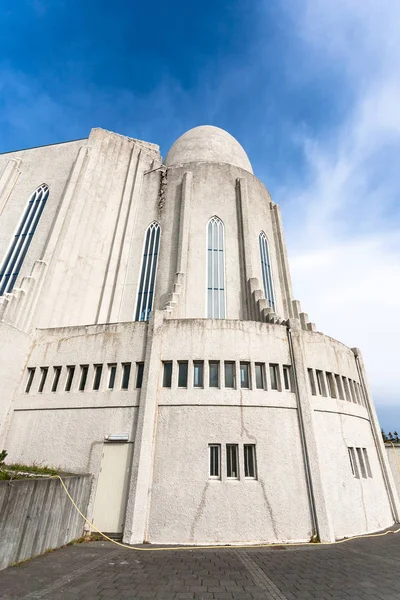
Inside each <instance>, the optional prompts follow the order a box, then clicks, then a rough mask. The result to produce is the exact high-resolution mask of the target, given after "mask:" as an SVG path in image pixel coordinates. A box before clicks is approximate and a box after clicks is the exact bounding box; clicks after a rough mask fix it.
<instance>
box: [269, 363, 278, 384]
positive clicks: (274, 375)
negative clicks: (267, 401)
mask: <svg viewBox="0 0 400 600" xmlns="http://www.w3.org/2000/svg"><path fill="white" fill-rule="evenodd" d="M269 376H270V378H271V390H279V389H280V385H279V367H278V365H269Z"/></svg>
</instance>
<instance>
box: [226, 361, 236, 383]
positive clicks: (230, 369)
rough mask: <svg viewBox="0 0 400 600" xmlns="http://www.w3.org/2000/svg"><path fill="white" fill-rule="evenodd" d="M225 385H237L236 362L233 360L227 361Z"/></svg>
mask: <svg viewBox="0 0 400 600" xmlns="http://www.w3.org/2000/svg"><path fill="white" fill-rule="evenodd" d="M225 387H227V388H234V387H235V363H234V362H233V361H226V362H225Z"/></svg>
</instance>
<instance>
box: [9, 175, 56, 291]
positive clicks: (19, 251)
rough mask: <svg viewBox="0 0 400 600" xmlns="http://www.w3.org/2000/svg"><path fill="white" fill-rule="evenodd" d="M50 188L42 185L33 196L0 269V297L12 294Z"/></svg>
mask: <svg viewBox="0 0 400 600" xmlns="http://www.w3.org/2000/svg"><path fill="white" fill-rule="evenodd" d="M48 197H49V188H48V186H47V185H46V184H45V183H42V185H40V186H39V187H38V188H37V189H36V190H35V191H34V192H33V194H32V196H31V197H30V198H29V200H28V204H27V205H26V208H25V211H24V214H23V215H22V218H21V221H20V222H19V225H18V227H17V230H16V232H15V234H14V237H13V239H12V242H11V245H10V248H9V249H8V252H7V254H6V257H5V259H4V261H3V264H2V265H1V268H0V296H2V295H3V294H5V293H7V292H11V291H12V289H13V287H14V285H15V282H16V280H17V277H18V275H19V272H20V269H21V266H22V263H23V262H24V258H25V256H26V253H27V252H28V248H29V245H30V243H31V241H32V238H33V234H34V233H35V229H36V226H37V224H38V222H39V219H40V216H41V214H42V212H43V209H44V205H45V204H46V200H47V198H48Z"/></svg>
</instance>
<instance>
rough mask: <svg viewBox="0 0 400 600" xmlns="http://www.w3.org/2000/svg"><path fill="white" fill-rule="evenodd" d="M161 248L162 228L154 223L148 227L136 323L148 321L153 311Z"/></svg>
mask: <svg viewBox="0 0 400 600" xmlns="http://www.w3.org/2000/svg"><path fill="white" fill-rule="evenodd" d="M159 247H160V226H159V224H158V223H157V222H156V221H153V223H151V224H150V225H149V226H148V228H147V231H146V233H145V238H144V249H143V258H142V267H141V269H140V279H139V288H138V295H137V301H136V312H135V321H148V320H149V318H150V313H151V311H152V309H153V299H154V287H155V281H156V275H157V262H158V251H159Z"/></svg>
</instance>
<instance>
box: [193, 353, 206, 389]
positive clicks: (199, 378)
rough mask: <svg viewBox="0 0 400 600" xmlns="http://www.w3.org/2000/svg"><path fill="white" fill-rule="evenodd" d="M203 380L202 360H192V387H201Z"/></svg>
mask: <svg viewBox="0 0 400 600" xmlns="http://www.w3.org/2000/svg"><path fill="white" fill-rule="evenodd" d="M203 381H204V361H202V360H194V361H193V387H203Z"/></svg>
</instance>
